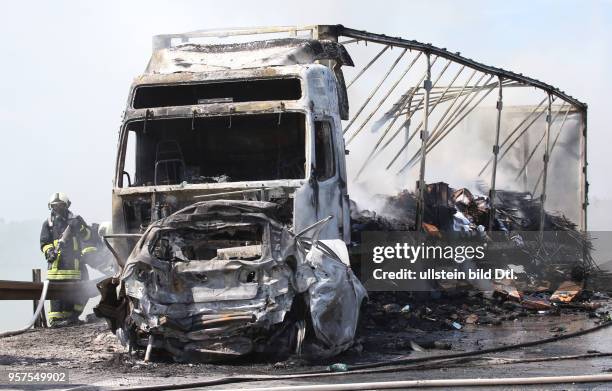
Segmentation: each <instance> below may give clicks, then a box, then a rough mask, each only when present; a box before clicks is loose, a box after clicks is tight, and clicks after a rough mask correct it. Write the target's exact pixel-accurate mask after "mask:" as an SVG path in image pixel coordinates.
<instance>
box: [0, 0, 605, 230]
mask: <svg viewBox="0 0 612 391" xmlns="http://www.w3.org/2000/svg"><path fill="white" fill-rule="evenodd" d="M534 3H535V4H534ZM1 19H2V21H1V23H0V34H1V36H2V39H3V42H2V46H1V48H2V49H1V50H2V51H3V55H2V60H3V61H1V62H0V71H1V74H2V75H3V81H2V83H1V84H0V85H1V87H0V88H1V89H2V91H1V92H2V93H1V94H0V129H1V130H2V141H3V142H2V149H3V151H2V153H1V154H0V167H1V169H0V170H1V173H2V181H3V183H4V186H3V189H4V191H2V192H0V218H2V219H4V220H9V221H19V220H25V219H40V220H41V221H42V219H44V218H45V216H46V215H47V213H48V211H47V206H46V203H47V198H48V196H49V194H50V193H52V192H54V191H64V192H66V193H68V194H69V195H70V197H71V198H72V200H73V209H74V210H75V211H76V212H78V213H79V214H81V215H83V216H84V217H85V218H86V219H87V220H88V221H101V220H108V219H110V193H111V183H112V182H111V181H112V177H113V170H114V159H115V148H116V144H117V132H118V129H119V125H120V120H121V113H122V110H123V108H124V105H125V101H126V97H127V93H128V89H129V86H130V83H131V81H132V79H133V78H134V77H135V76H137V75H138V74H140V73H142V71H143V70H144V68H145V65H146V64H147V61H148V59H149V56H150V50H151V36H152V35H154V34H160V33H174V32H184V31H190V30H197V29H208V28H223V27H248V26H264V25H302V24H338V23H339V24H344V25H345V26H348V27H353V28H357V29H363V30H368V31H372V32H377V33H384V34H387V35H391V36H402V37H404V38H407V39H416V40H419V41H422V42H428V43H432V44H434V45H437V46H440V47H446V48H448V49H449V50H451V51H460V52H461V53H462V54H463V55H465V56H466V57H469V58H473V59H476V60H477V61H480V62H483V63H485V64H490V65H494V66H498V67H503V68H505V69H509V70H512V71H515V72H520V73H523V74H526V75H529V76H532V77H535V78H538V79H540V80H543V81H545V82H547V83H550V84H553V85H556V86H558V87H560V88H561V89H562V90H565V91H566V92H567V93H569V94H571V95H573V96H575V97H577V98H579V99H580V100H582V101H584V102H587V103H588V104H589V144H588V146H589V159H590V167H589V180H590V183H591V188H590V191H591V196H592V197H599V198H611V196H610V194H612V181H611V180H609V168H610V164H609V163H608V159H609V155H610V153H609V146H610V145H611V144H612V142H611V141H612V136H611V135H610V133H609V132H608V114H609V111H610V109H609V106H610V104H609V97H608V95H607V92H608V89H609V88H611V87H612V82H611V80H612V76H610V71H609V64H611V63H612V2H610V1H594V0H593V1H538V2H537V3H536V2H534V1H512V2H495V3H492V2H486V1H428V2H424V1H388V2H386V1H376V2H374V1H312V0H309V1H303V2H295V1H294V2H289V1H236V0H235V1H229V2H227V1H180V0H174V1H151V0H148V1H121V2H119V1H104V2H85V1H54V2H44V1H39V2H32V1H19V2H17V1H12V2H5V3H4V4H3V10H2V18H1Z"/></svg>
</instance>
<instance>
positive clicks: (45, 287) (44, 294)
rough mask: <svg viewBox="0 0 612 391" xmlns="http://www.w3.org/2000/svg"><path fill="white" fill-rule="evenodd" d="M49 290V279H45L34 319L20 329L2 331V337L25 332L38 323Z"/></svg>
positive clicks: (0, 335) (0, 334)
mask: <svg viewBox="0 0 612 391" xmlns="http://www.w3.org/2000/svg"><path fill="white" fill-rule="evenodd" d="M48 290H49V280H45V282H44V283H43V289H42V292H41V294H40V298H39V299H38V305H37V306H36V311H34V315H33V316H32V319H31V320H30V323H28V325H27V326H25V327H23V328H21V329H19V330H14V331H5V332H3V333H0V338H5V337H12V336H14V335H19V334H23V333H25V332H26V331H28V330H29V329H30V328H31V327H32V326H34V323H36V319H38V317H39V316H40V312H41V311H42V310H43V308H44V307H45V300H46V298H47V291H48Z"/></svg>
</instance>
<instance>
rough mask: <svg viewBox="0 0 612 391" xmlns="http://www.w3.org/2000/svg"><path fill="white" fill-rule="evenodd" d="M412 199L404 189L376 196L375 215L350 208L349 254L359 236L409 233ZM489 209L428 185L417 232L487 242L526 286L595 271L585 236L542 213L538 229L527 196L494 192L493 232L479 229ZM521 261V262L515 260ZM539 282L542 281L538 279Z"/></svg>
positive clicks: (534, 206) (474, 198)
mask: <svg viewBox="0 0 612 391" xmlns="http://www.w3.org/2000/svg"><path fill="white" fill-rule="evenodd" d="M416 197H417V195H416V194H414V193H412V192H410V191H408V190H404V191H401V192H399V193H398V194H396V195H393V196H378V198H379V199H378V203H379V205H382V206H381V207H379V210H380V213H376V212H374V211H370V210H365V209H360V208H359V206H358V205H357V204H356V203H354V202H353V203H352V205H351V232H352V236H351V237H352V241H353V243H352V245H353V248H354V249H353V251H352V252H353V253H359V251H360V250H359V248H360V245H361V235H360V233H361V232H364V231H412V230H415V221H416V219H415V213H416ZM490 210H491V206H490V200H489V197H487V196H484V195H476V194H472V192H471V191H470V190H468V189H466V188H459V189H454V188H451V187H449V185H448V184H446V183H444V182H438V183H433V184H428V185H427V187H426V192H425V208H424V219H423V222H424V223H423V230H424V231H425V232H426V233H427V234H428V235H430V236H437V237H442V238H444V237H447V236H457V235H459V236H461V237H464V238H472V239H473V240H481V241H486V242H488V243H489V244H490V245H491V246H490V248H492V250H491V251H490V253H491V254H494V255H495V256H496V257H497V258H498V262H505V263H507V264H517V265H520V266H523V267H524V269H525V271H526V273H523V274H522V275H523V276H524V277H525V278H528V279H529V281H525V282H526V283H528V284H529V285H538V283H541V282H547V283H552V285H553V286H556V284H560V283H562V282H563V281H566V280H573V281H583V280H584V279H585V278H586V276H588V275H591V276H593V275H594V274H595V273H594V272H598V273H599V272H600V271H599V268H598V267H597V265H596V263H595V261H594V260H593V258H592V256H591V251H592V249H593V244H592V241H591V238H590V237H589V235H588V234H587V233H585V232H581V231H579V230H578V228H577V226H576V224H575V223H573V222H572V221H570V220H569V219H568V218H567V217H565V216H564V215H562V214H553V213H549V212H545V215H544V227H543V235H542V236H540V235H538V231H539V230H540V213H541V203H540V200H539V199H537V198H534V197H532V195H531V194H530V193H527V192H515V191H504V190H497V192H496V201H495V219H494V225H493V232H492V233H489V232H487V230H486V229H485V227H486V226H487V224H488V221H489V214H490ZM519 260H522V264H521V261H519ZM544 280H545V281H544Z"/></svg>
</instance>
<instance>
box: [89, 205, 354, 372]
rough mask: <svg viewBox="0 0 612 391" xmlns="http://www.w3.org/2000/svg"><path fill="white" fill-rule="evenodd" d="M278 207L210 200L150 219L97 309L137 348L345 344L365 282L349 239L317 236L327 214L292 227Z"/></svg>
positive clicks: (273, 348)
mask: <svg viewBox="0 0 612 391" xmlns="http://www.w3.org/2000/svg"><path fill="white" fill-rule="evenodd" d="M277 208H278V205H276V204H274V203H270V202H263V201H219V200H215V201H203V202H198V203H195V204H193V205H191V206H189V207H186V208H184V209H182V210H180V211H178V212H176V213H174V214H172V215H171V216H169V217H167V218H164V219H161V220H158V221H156V222H154V223H152V224H151V225H150V226H149V227H148V228H147V230H146V231H145V232H144V234H143V236H142V238H141V239H140V240H139V242H138V243H137V245H136V246H135V248H134V250H133V251H132V253H131V255H130V256H129V258H128V260H127V262H126V265H125V267H124V268H123V271H122V273H121V274H120V275H119V276H118V277H116V278H112V279H107V280H105V281H103V282H102V283H101V284H100V285H99V288H100V290H101V292H102V300H101V302H100V304H99V305H98V306H97V307H96V309H95V312H96V314H97V315H98V316H99V317H104V318H106V319H107V321H108V323H109V325H110V327H111V329H112V330H113V332H115V333H116V335H117V336H118V338H119V339H120V341H121V342H122V344H124V345H125V346H128V347H129V348H130V349H139V348H147V355H149V354H150V352H151V350H153V349H154V350H153V352H154V355H156V354H159V355H160V356H161V355H162V354H166V355H169V356H170V357H171V358H172V359H174V360H176V361H212V360H221V359H227V358H236V357H240V356H244V355H247V354H249V353H260V354H264V355H265V354H267V355H270V356H273V357H275V358H276V357H279V356H281V357H282V356H287V355H289V354H294V353H301V354H303V355H304V356H305V357H308V356H309V355H311V356H316V357H326V356H331V355H335V354H338V353H340V352H342V351H344V350H346V349H348V348H349V347H350V346H351V345H352V344H353V339H354V335H355V330H356V327H357V319H358V317H359V308H360V304H361V302H362V300H363V299H364V297H365V296H366V292H365V289H364V288H363V286H362V285H361V283H360V282H359V280H358V279H357V278H356V277H355V276H354V275H353V273H352V271H351V269H350V266H349V260H348V252H347V249H346V245H345V244H344V242H343V241H341V240H318V232H319V230H320V229H321V228H322V227H323V225H324V224H325V223H326V222H327V219H324V220H322V221H320V222H318V223H316V224H314V225H313V226H310V227H308V228H307V229H305V230H303V231H302V232H300V233H298V234H294V233H292V232H291V231H290V229H289V228H288V227H287V226H286V225H284V224H282V223H280V222H279V220H278V219H277V217H276V210H277ZM147 358H148V357H147Z"/></svg>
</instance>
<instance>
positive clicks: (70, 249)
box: [40, 212, 96, 280]
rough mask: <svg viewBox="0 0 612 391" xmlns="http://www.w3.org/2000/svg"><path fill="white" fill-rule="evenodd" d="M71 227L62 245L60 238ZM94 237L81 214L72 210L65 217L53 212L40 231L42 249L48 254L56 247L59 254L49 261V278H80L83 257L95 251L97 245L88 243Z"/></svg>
mask: <svg viewBox="0 0 612 391" xmlns="http://www.w3.org/2000/svg"><path fill="white" fill-rule="evenodd" d="M68 227H70V231H69V232H70V235H69V236H68V238H67V241H66V242H65V243H64V244H63V246H60V239H61V238H62V235H63V234H64V231H66V229H67V228H68ZM91 239H92V234H91V230H90V228H89V227H88V226H87V224H86V223H85V221H84V220H83V218H82V217H81V216H75V215H73V214H72V213H71V212H68V215H67V216H66V217H65V218H64V217H62V216H58V215H55V214H52V215H51V216H50V217H49V218H48V219H47V220H45V222H44V223H43V225H42V230H41V231H40V249H41V251H42V252H43V254H45V255H46V253H47V251H49V250H51V249H56V250H57V252H58V255H57V257H56V259H55V260H54V261H53V262H50V263H49V267H48V272H47V278H48V279H49V280H80V279H81V270H82V268H84V266H85V265H82V264H81V257H82V256H83V255H85V254H87V253H89V252H92V251H95V250H96V248H95V246H92V245H88V242H89V241H90V240H91Z"/></svg>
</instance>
